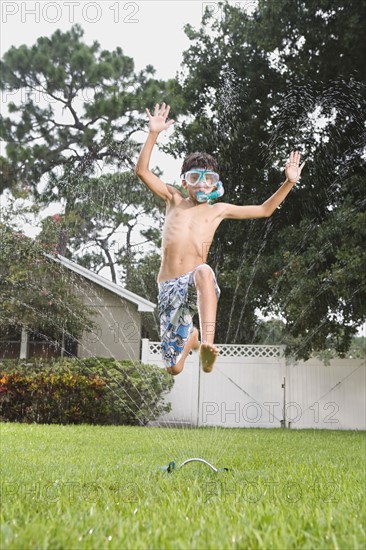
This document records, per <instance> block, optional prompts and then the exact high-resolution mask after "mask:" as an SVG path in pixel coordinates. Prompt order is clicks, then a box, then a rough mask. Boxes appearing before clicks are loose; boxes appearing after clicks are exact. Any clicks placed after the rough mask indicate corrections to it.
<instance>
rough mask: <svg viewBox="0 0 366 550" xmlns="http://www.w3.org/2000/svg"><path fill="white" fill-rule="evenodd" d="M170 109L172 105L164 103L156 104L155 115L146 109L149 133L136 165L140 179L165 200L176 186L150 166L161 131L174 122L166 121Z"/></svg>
mask: <svg viewBox="0 0 366 550" xmlns="http://www.w3.org/2000/svg"><path fill="white" fill-rule="evenodd" d="M169 111H170V106H169V105H167V106H166V105H165V103H162V106H161V108H160V109H159V105H158V104H156V106H155V111H154V116H152V115H151V114H150V111H149V109H146V113H147V115H148V117H149V135H148V137H147V140H146V142H145V144H144V146H143V147H142V149H141V152H140V155H139V158H138V159H137V163H136V166H135V173H136V175H137V176H138V177H139V178H140V180H141V181H142V182H143V183H144V184H145V185H146V186H147V187H148V188H149V189H150V190H151V191H152V192H153V193H155V195H157V196H158V197H160V198H162V199H163V200H164V201H168V200H170V199H171V198H172V194H173V193H174V188H173V187H170V186H168V185H166V184H165V183H164V182H163V181H162V180H161V179H160V178H158V177H157V176H155V174H153V173H152V172H151V170H150V168H149V164H150V157H151V153H152V150H153V148H154V145H155V143H156V141H157V139H158V136H159V134H160V132H162V131H163V130H167V129H168V128H169V127H170V126H171V125H172V124H173V122H174V120H170V121H169V122H166V119H167V117H168V114H169Z"/></svg>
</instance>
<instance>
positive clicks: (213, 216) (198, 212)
mask: <svg viewBox="0 0 366 550" xmlns="http://www.w3.org/2000/svg"><path fill="white" fill-rule="evenodd" d="M221 214H222V206H221V203H217V204H213V205H209V204H207V203H202V204H194V203H193V202H191V201H189V200H188V199H185V198H184V197H182V195H180V194H178V193H177V194H175V195H174V196H173V198H172V200H171V201H170V202H168V203H167V207H166V215H165V223H164V228H163V237H162V261H161V266H160V271H159V275H158V279H157V280H158V282H162V281H167V280H169V279H173V278H176V277H179V276H180V275H183V274H184V273H188V272H189V271H192V269H194V268H195V267H196V266H197V265H199V264H201V263H205V262H206V260H207V255H208V252H209V249H210V246H211V243H212V240H213V237H214V234H215V232H216V229H217V228H218V226H219V224H220V222H221V221H222V219H223V218H222V215H221Z"/></svg>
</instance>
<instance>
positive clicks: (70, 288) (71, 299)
mask: <svg viewBox="0 0 366 550" xmlns="http://www.w3.org/2000/svg"><path fill="white" fill-rule="evenodd" d="M24 214H26V209H22V210H19V209H17V208H16V207H14V204H13V205H10V207H9V208H8V212H7V214H6V215H4V218H3V219H2V221H1V222H0V237H1V239H0V257H1V258H2V262H1V266H0V288H1V292H0V305H1V308H0V309H1V316H0V327H1V330H2V331H6V330H7V329H8V328H9V326H11V327H14V328H15V329H16V330H21V329H22V328H25V329H28V330H31V331H34V332H38V333H40V334H42V335H46V336H47V335H49V334H51V335H52V338H53V339H54V340H55V341H59V340H61V339H62V338H63V337H64V336H65V335H66V336H67V335H68V336H70V337H72V338H76V339H78V338H80V336H81V335H82V333H83V331H84V330H86V331H92V330H93V328H95V324H94V322H93V315H94V312H93V310H92V309H91V308H89V307H87V306H85V305H84V303H83V301H82V299H81V298H80V294H81V292H80V278H79V277H78V276H77V275H75V274H73V273H71V272H70V271H69V270H67V269H66V268H64V267H63V266H62V265H61V264H60V263H58V262H56V261H55V260H54V259H53V257H54V254H55V250H54V249H51V247H50V248H49V249H48V250H46V249H45V248H44V246H42V245H41V244H40V243H39V242H38V241H37V240H33V239H31V238H29V237H26V236H25V235H24V234H23V233H22V232H20V231H18V230H17V228H16V225H15V223H14V220H15V215H24Z"/></svg>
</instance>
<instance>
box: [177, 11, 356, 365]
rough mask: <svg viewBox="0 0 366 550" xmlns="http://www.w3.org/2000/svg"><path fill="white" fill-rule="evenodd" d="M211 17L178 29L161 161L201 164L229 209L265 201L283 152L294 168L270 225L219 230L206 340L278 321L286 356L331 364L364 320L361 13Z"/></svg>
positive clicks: (247, 336)
mask: <svg viewBox="0 0 366 550" xmlns="http://www.w3.org/2000/svg"><path fill="white" fill-rule="evenodd" d="M220 6H221V7H220V16H218V14H217V11H216V10H212V9H211V10H210V9H207V10H206V13H205V15H204V18H203V20H202V24H201V27H200V29H198V30H195V29H193V28H192V27H191V26H187V27H186V34H187V36H188V38H189V39H190V41H191V45H190V47H189V49H188V50H187V51H186V52H185V53H184V72H182V74H181V79H180V80H181V85H182V90H183V94H184V96H185V98H186V101H187V104H188V105H189V106H190V114H191V118H190V119H189V120H186V121H185V122H184V123H183V124H182V125H181V126H180V128H179V129H178V130H177V132H176V134H175V136H174V138H173V140H172V142H171V143H170V144H169V146H168V147H166V151H168V152H175V153H177V152H178V153H179V154H186V153H188V152H192V151H200V150H202V151H205V152H207V153H210V154H212V155H214V156H215V157H216V158H217V160H218V162H219V164H220V174H221V177H222V181H223V182H224V187H225V196H224V199H223V200H224V201H225V202H231V203H234V204H261V203H262V202H263V201H264V200H266V199H267V198H268V197H269V196H271V195H272V194H273V193H274V192H275V191H276V190H277V188H278V187H279V185H280V184H281V182H283V181H284V177H283V171H282V170H283V167H284V164H285V161H286V158H287V157H288V153H289V151H290V150H292V149H295V148H298V149H300V151H301V152H302V153H305V155H306V157H307V163H306V166H305V169H304V171H303V174H302V178H301V181H300V182H299V183H298V184H297V185H296V186H295V187H294V189H293V190H292V191H291V193H290V195H289V196H288V197H287V198H286V200H285V201H284V203H283V204H282V205H281V207H280V209H278V211H276V212H275V213H274V214H273V216H272V217H271V218H270V219H267V220H251V221H243V222H238V221H231V222H230V221H226V222H224V223H222V224H221V225H220V227H219V229H218V232H217V234H216V238H215V241H214V243H213V246H212V248H211V252H210V258H209V261H210V263H211V265H213V267H214V269H215V271H216V273H217V275H218V282H219V285H220V286H221V288H222V295H221V298H220V302H219V313H218V319H217V341H218V342H230V343H252V342H256V341H257V340H258V337H259V332H258V321H257V318H256V310H257V309H259V310H262V311H264V312H265V313H267V314H268V315H271V314H280V315H282V316H283V317H284V318H285V321H286V330H285V333H284V334H283V339H284V340H283V341H284V342H286V343H287V344H288V352H291V353H292V354H294V355H296V356H297V357H298V358H303V359H306V358H307V357H309V354H310V353H311V351H312V350H314V351H318V350H320V349H324V348H326V347H328V345H329V342H331V343H332V344H333V343H334V345H335V347H336V348H337V350H338V351H339V352H340V353H341V352H344V351H345V350H346V349H347V347H348V346H349V345H350V342H351V338H352V335H353V334H355V332H356V330H357V328H358V327H359V326H360V325H361V324H362V323H363V322H364V321H365V320H366V310H365V303H366V301H365V295H364V293H365V272H366V268H365V256H364V253H363V252H362V250H361V242H362V239H364V229H363V227H364V225H365V224H364V221H365V218H364V212H365V203H364V197H363V194H362V189H363V188H364V185H365V157H364V143H365V139H364V131H365V130H364V128H365V119H366V101H365V96H366V93H365V86H364V84H363V83H364V81H365V76H366V75H365V64H364V62H363V59H362V56H361V55H360V51H359V47H358V46H357V44H358V43H360V41H362V40H363V38H362V37H363V34H364V29H363V24H362V17H363V16H364V14H365V7H366V5H365V2H362V3H361V4H360V3H358V2H357V3H356V2H351V3H349V2H347V3H345V2H338V3H337V4H336V5H335V4H334V2H332V1H331V0H324V1H323V2H321V3H320V4H317V3H312V4H307V3H306V2H303V1H302V0H279V1H278V2H267V1H263V2H262V1H260V2H259V3H258V6H257V7H256V9H255V11H254V13H253V14H252V15H248V14H247V13H245V10H244V9H241V7H240V6H239V7H235V6H232V5H229V4H228V3H222V4H220ZM351 35H352V37H353V38H352V40H350V37H351ZM322 118H323V119H324V123H323V124H322V125H320V126H319V125H318V122H319V120H321V119H322ZM356 136H357V137H356ZM361 224H363V227H362V228H361ZM284 254H287V256H284ZM291 258H296V260H297V262H298V263H297V267H296V268H295V267H294V266H293V264H292V263H291V261H290V260H291ZM289 264H290V265H291V266H293V267H291V268H290V267H289ZM284 268H286V270H287V271H286V273H287V275H286V278H284V277H282V278H279V276H278V273H280V272H281V273H283V269H284ZM290 272H291V275H290Z"/></svg>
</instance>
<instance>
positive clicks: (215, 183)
mask: <svg viewBox="0 0 366 550" xmlns="http://www.w3.org/2000/svg"><path fill="white" fill-rule="evenodd" d="M181 178H182V179H185V180H186V182H187V185H189V186H191V187H196V186H197V185H198V184H201V183H203V186H204V187H208V188H209V189H211V188H212V191H211V192H210V193H207V194H206V193H204V192H203V191H198V192H197V193H196V199H197V201H198V202H208V203H211V202H212V201H214V200H216V199H218V198H219V197H222V195H223V194H224V186H223V185H222V183H221V181H220V176H219V174H217V172H213V171H211V170H204V169H202V168H192V170H189V171H188V172H186V173H185V174H182V175H181Z"/></svg>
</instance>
